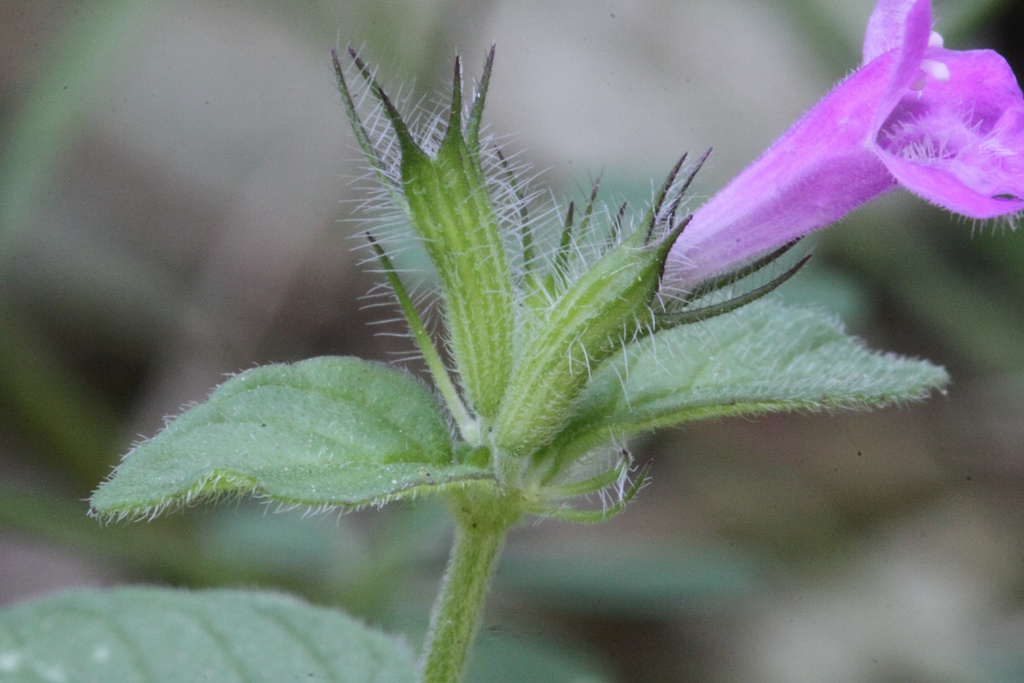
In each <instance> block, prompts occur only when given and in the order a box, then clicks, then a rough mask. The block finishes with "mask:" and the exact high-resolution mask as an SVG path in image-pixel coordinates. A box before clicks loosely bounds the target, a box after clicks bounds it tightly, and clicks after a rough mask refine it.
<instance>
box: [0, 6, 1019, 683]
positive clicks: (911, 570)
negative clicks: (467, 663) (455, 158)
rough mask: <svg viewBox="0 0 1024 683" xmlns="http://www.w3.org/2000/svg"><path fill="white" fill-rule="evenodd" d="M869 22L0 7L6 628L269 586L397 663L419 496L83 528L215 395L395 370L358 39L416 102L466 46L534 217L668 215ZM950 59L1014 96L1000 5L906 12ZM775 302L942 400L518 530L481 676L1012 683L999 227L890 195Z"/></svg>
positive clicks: (1008, 358)
mask: <svg viewBox="0 0 1024 683" xmlns="http://www.w3.org/2000/svg"><path fill="white" fill-rule="evenodd" d="M872 6H873V2H871V1H870V0H775V1H764V0H677V1H675V2H671V1H669V0H642V1H639V2H637V1H627V0H616V1H600V2H593V1H590V0H573V1H561V0H560V1H558V2H542V1H541V0H525V1H522V0H483V1H481V0H420V1H414V0H404V1H397V0H394V1H380V0H376V1H374V0H360V1H355V0H335V1H334V2H326V1H314V0H296V1H294V2H286V3H285V2H271V1H270V0H265V1H259V0H251V1H249V2H242V1H241V0H218V1H216V2H214V1H211V0H207V1H200V0H185V1H175V2H170V1H169V0H163V1H159V0H80V1H66V0H61V1H57V0H4V2H2V3H0V63H2V64H3V69H2V70H0V603H11V602H15V601H19V600H24V599H27V598H31V597H33V596H40V595H44V594H48V593H50V592H53V591H57V590H61V589H65V588H68V587H76V586H110V585H115V584H124V583H137V582H148V583H156V584H162V585H189V586H211V585H218V586H242V587H245V586H268V587H280V588H283V589H286V590H289V591H293V592H296V593H299V594H302V595H305V596H307V597H308V598H309V599H311V600H314V601H316V602H319V603H323V604H330V605H342V606H343V607H345V608H346V609H348V610H349V611H351V612H354V613H356V614H359V615H361V616H363V617H364V618H365V619H367V620H368V621H370V622H371V623H374V624H377V625H380V626H382V627H384V628H388V629H392V630H401V631H405V632H407V633H408V634H410V635H409V637H410V639H411V640H413V642H418V638H419V635H418V634H419V633H420V632H421V629H422V628H423V624H424V623H425V620H426V614H427V610H428V609H429V607H428V606H429V602H430V600H431V598H432V596H433V591H434V590H435V587H436V583H437V581H438V579H439V576H440V571H441V566H442V563H443V560H444V556H445V554H446V552H447V543H448V534H449V529H448V527H447V524H446V521H445V517H444V515H443V513H441V511H439V510H438V509H437V508H435V507H434V506H432V505H431V504H429V503H427V502H420V503H417V504H415V505H405V506H399V507H395V508H393V509H390V508H389V509H386V510H384V511H382V512H375V511H372V512H366V513H356V514H350V515H345V516H340V517H338V516H331V517H327V518H322V517H317V518H307V519H303V518H302V516H301V515H300V514H298V513H282V514H273V508H270V509H269V510H268V508H266V507H265V506H261V505H259V504H254V503H250V502H245V501H243V502H240V503H233V504H231V505H222V506H204V507H199V508H193V509H188V510H185V511H182V512H178V513H176V514H173V515H170V516H168V517H166V518H162V519H159V520H156V521H154V522H151V523H138V524H132V525H112V526H101V525H99V524H98V523H97V522H95V521H94V520H90V519H88V518H87V517H86V516H85V512H86V504H85V502H84V500H85V499H86V498H87V497H88V496H89V494H90V492H91V490H92V489H93V488H94V487H95V486H96V484H97V483H98V482H99V481H100V480H101V479H102V478H103V477H104V476H106V475H107V473H108V472H109V471H110V468H111V467H112V466H113V465H114V464H115V463H116V462H117V461H118V458H119V457H120V454H121V453H123V452H124V451H125V450H126V449H127V448H128V447H129V446H130V444H131V443H132V442H133V441H135V440H137V439H139V438H142V437H144V436H147V435H151V434H153V433H154V432H155V431H156V430H157V429H159V427H160V426H161V424H162V422H163V420H164V418H165V416H168V415H173V414H175V413H176V412H178V410H179V408H180V407H181V406H182V405H185V404H187V403H189V402H192V401H198V400H201V399H202V398H203V397H204V396H205V395H206V394H207V393H208V392H209V390H210V389H211V388H212V387H213V386H214V385H215V384H217V383H219V382H220V381H222V379H223V378H224V376H225V375H226V374H227V373H232V372H237V371H239V370H242V369H245V368H248V367H251V366H253V365H255V364H258V363H265V362H271V361H290V360H297V359H300V358H304V357H308V356H312V355H316V354H327V353H329V354H358V355H361V356H365V357H372V358H381V359H389V358H395V357H401V356H402V355H404V354H405V353H406V352H407V351H408V343H407V341H405V340H402V339H396V338H393V337H388V336H379V335H377V334H375V333H379V332H382V331H383V332H387V331H395V330H396V329H397V328H389V327H388V326H375V327H367V326H366V325H365V323H367V322H373V321H375V320H380V319H382V318H388V317H391V316H390V314H389V313H388V312H386V311H382V310H380V309H372V308H371V309H367V308H365V307H364V306H363V304H365V302H363V301H361V300H360V298H361V297H362V296H363V295H364V294H365V293H367V291H368V290H370V289H371V288H372V287H373V286H374V284H375V280H374V279H373V278H372V277H371V276H368V275H367V274H365V273H364V272H363V271H362V270H361V269H360V267H359V264H358V259H359V257H360V256H359V254H353V253H352V251H351V249H352V247H353V246H355V245H356V244H357V242H356V241H354V240H353V239H352V237H351V235H352V234H353V233H354V232H356V231H357V226H355V225H353V224H351V222H350V219H352V218H353V216H355V215H356V214H357V207H358V202H359V200H360V198H362V197H364V196H365V195H364V194H362V193H361V192H360V188H361V185H360V184H359V183H353V179H355V178H358V176H359V175H360V174H361V168H362V167H361V163H360V160H359V155H358V154H357V153H356V151H355V146H354V144H353V142H354V141H353V139H352V138H351V135H350V133H349V131H348V130H347V126H346V123H345V120H344V116H343V112H342V110H341V107H340V106H339V103H338V98H337V95H336V91H335V89H334V85H333V81H332V74H331V71H330V68H329V58H328V50H329V48H330V47H331V46H333V45H335V44H338V43H340V44H341V45H345V44H353V45H355V46H360V47H362V48H364V54H365V56H366V57H367V58H368V59H369V60H370V61H371V62H373V63H375V64H379V65H381V73H382V75H383V77H384V80H385V82H386V83H388V84H389V85H390V86H391V87H392V89H402V90H404V91H405V92H407V93H411V94H412V96H413V99H414V100H418V99H419V98H420V97H421V96H422V97H423V98H424V101H425V102H427V103H430V102H433V101H435V100H436V99H437V98H435V97H434V93H437V92H443V91H444V90H445V88H446V83H447V79H448V77H449V73H450V68H451V61H452V56H453V55H454V54H455V52H456V51H457V50H458V51H459V52H460V53H462V54H463V55H465V57H466V63H467V70H468V71H470V72H472V73H476V72H478V71H479V68H480V65H481V63H482V55H483V53H484V51H485V50H486V48H487V47H488V46H489V45H490V44H491V43H492V42H497V45H498V57H497V63H496V68H495V77H494V81H493V83H492V89H491V94H490V96H489V101H488V113H487V115H486V119H487V121H488V122H489V124H490V126H491V130H492V131H494V132H496V133H498V134H501V135H509V136H510V137H509V138H508V139H509V142H508V143H507V147H508V148H509V149H511V150H512V151H518V152H519V153H520V156H519V158H520V159H521V160H524V161H528V162H529V163H531V164H533V166H534V167H535V168H537V169H544V171H545V172H544V174H543V177H542V178H541V182H543V183H544V184H546V185H550V186H552V187H553V188H554V190H555V192H556V194H559V195H562V194H578V193H579V191H580V190H579V188H580V187H586V186H588V185H589V182H590V178H591V177H592V175H596V174H597V173H598V172H602V171H603V173H604V178H605V187H606V189H607V190H608V191H609V193H610V194H609V195H608V196H609V198H610V199H614V198H615V197H619V196H623V197H626V198H629V199H631V200H633V201H635V202H642V201H643V200H644V199H645V198H646V197H647V196H648V195H649V193H650V189H651V184H652V179H655V180H660V178H661V177H662V176H663V174H664V173H665V172H666V171H667V169H668V168H669V166H670V165H671V164H672V162H674V161H675V159H676V158H677V156H678V155H679V153H681V152H682V151H685V150H691V151H693V152H701V151H703V150H705V149H706V148H708V147H714V149H715V153H714V155H713V156H712V158H711V160H710V161H709V163H708V165H707V166H706V168H705V170H703V171H702V172H701V174H700V176H699V178H698V179H697V183H696V190H695V192H694V199H693V206H696V205H697V203H699V201H700V200H701V198H703V197H707V196H709V195H710V194H711V193H713V192H714V191H715V189H717V188H718V187H720V186H721V185H723V184H724V183H725V182H726V181H727V180H728V179H729V178H730V177H731V176H732V175H734V174H735V173H736V172H738V171H739V170H740V169H741V168H742V167H743V166H744V165H746V164H747V163H748V162H749V161H750V160H752V159H753V158H754V157H755V156H756V155H757V154H758V153H759V152H760V150H761V149H763V148H764V147H765V146H767V145H768V144H769V143H770V142H771V140H772V139H773V138H774V137H776V136H777V135H778V134H779V133H781V132H782V131H783V130H784V129H785V128H786V127H787V126H788V125H789V123H790V122H792V121H793V120H794V119H795V118H796V117H797V116H798V115H799V114H800V113H802V111H804V110H805V109H806V108H807V107H809V106H810V105H811V104H813V103H814V102H815V101H816V100H817V99H818V98H819V97H820V96H821V95H822V94H823V93H824V92H825V91H826V90H827V89H828V88H829V87H830V85H831V84H833V83H834V82H836V81H837V80H838V79H839V78H841V77H842V76H843V74H844V73H846V72H847V71H849V70H851V69H852V68H854V67H855V66H856V64H857V61H858V55H859V46H860V41H861V36H862V33H863V27H864V25H865V22H866V19H867V17H868V15H869V14H870V11H871V8H872ZM935 6H936V15H937V17H938V18H939V23H938V29H939V30H940V31H941V32H942V33H943V34H944V36H945V37H946V45H947V46H949V47H954V48H963V49H966V48H970V47H976V46H981V45H984V46H989V47H993V48H996V49H998V50H999V51H1000V52H1002V53H1003V54H1004V55H1005V56H1006V57H1007V58H1008V59H1009V60H1010V62H1011V63H1012V64H1014V66H1015V70H1016V72H1017V73H1018V74H1024V43H1022V42H1021V41H1020V36H1021V35H1024V6H1022V3H1020V2H1016V1H1014V0H956V1H953V0H948V1H946V2H941V1H940V0H936V2H935ZM814 243H815V245H816V247H815V258H814V259H813V260H812V264H813V265H812V266H811V267H809V268H808V270H807V271H806V272H804V273H803V274H801V275H800V276H799V277H798V278H796V279H795V281H794V282H793V283H791V284H789V285H787V286H786V288H785V290H784V291H783V292H782V296H785V297H786V298H787V299H788V300H790V301H793V302H799V303H806V304H808V305H813V306H818V307H821V308H823V309H826V310H832V311H836V312H837V313H838V314H840V315H841V316H842V318H843V319H844V320H845V321H846V323H847V324H848V326H849V327H850V328H851V329H852V330H853V331H854V332H855V333H857V334H858V335H860V336H862V337H864V338H865V339H867V340H868V342H869V343H870V344H871V345H872V346H874V347H876V348H881V349H887V350H892V351H897V352H900V353H903V354H908V355H914V356H922V357H927V358H930V359H931V360H933V361H935V362H937V363H940V364H943V365H945V366H947V367H948V368H949V369H950V371H951V373H952V375H953V377H954V383H953V385H952V386H951V387H950V389H949V392H948V395H947V396H942V397H936V398H935V399H933V400H932V401H930V402H929V403H927V404H923V405H913V406H906V407H902V408H899V409H894V410H889V411H883V412H878V413H872V414H842V415H836V416H827V415H814V416H778V417H770V418H763V419H758V420H754V421H740V420H731V421H723V422H719V423H715V424H701V425H694V426H690V427H687V428H685V429H680V430H675V431H672V432H666V433H661V434H657V435H655V436H653V437H651V438H648V439H646V440H644V441H643V442H641V443H637V444H636V445H635V449H634V451H635V454H636V455H637V457H638V458H639V459H640V460H641V461H644V460H646V459H648V458H653V460H654V470H653V473H654V480H653V483H652V484H651V485H650V486H648V487H647V488H646V489H645V490H644V492H643V494H642V495H640V496H639V497H638V500H637V502H635V503H634V505H632V506H631V508H630V509H629V511H628V512H627V513H626V514H624V515H622V516H621V517H619V518H617V519H616V520H615V521H614V522H612V523H609V524H605V525H602V526H598V527H585V528H582V527H575V526H570V525H566V524H561V523H555V522H550V521H548V522H542V523H540V524H537V525H528V526H525V527H524V528H522V529H520V530H518V531H516V532H515V533H514V534H513V536H512V538H511V540H510V544H509V546H508V549H507V553H506V556H505V558H504V561H503V563H502V566H501V569H500V571H499V575H498V578H497V581H496V584H495V589H494V592H493V594H492V598H491V601H490V603H489V605H488V616H487V626H485V628H484V630H483V633H482V639H481V645H480V648H479V651H478V653H477V657H476V658H475V661H474V667H475V672H474V678H473V680H475V681H505V680H509V681H513V680H514V681H629V682H633V681H639V682H645V681H698V682H705V681H707V682H718V681H723V682H724V681H735V680H742V681H764V682H766V683H775V682H779V683H803V682H806V683H817V682H820V681H825V680H827V681H832V682H837V683H845V682H850V683H855V682H876V681H877V682H888V681H893V682H895V681H900V682H904V681H913V682H928V683H931V682H935V683H946V682H954V681H970V682H974V681H978V682H986V683H987V682H1007V683H1009V682H1012V681H1024V562H1022V560H1024V486H1022V484H1024V234H1022V233H1021V231H1016V232H1014V231H1011V230H1009V229H1005V228H1003V227H999V226H981V225H972V224H970V223H969V222H965V221H962V220H956V219H951V218H950V217H948V216H946V215H944V214H943V213H942V212H940V211H936V210H934V209H932V208H929V207H928V206H927V205H925V204H924V202H922V201H919V200H917V199H914V198H912V197H909V196H907V195H905V194H901V193H896V194H894V195H891V196H889V197H887V198H885V199H884V200H883V201H880V202H877V203H875V204H873V205H871V206H869V207H867V208H865V209H863V210H861V211H859V212H858V213H856V214H855V215H853V216H852V217H850V218H848V219H847V220H845V221H844V222H843V223H842V225H841V226H840V227H838V228H834V229H832V230H829V231H827V232H826V233H824V234H822V235H821V236H820V237H818V238H815V240H814Z"/></svg>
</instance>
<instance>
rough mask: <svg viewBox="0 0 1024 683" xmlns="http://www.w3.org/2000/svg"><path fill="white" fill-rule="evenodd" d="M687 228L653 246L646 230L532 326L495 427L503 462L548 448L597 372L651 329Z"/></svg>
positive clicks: (576, 284) (606, 258) (610, 253)
mask: <svg viewBox="0 0 1024 683" xmlns="http://www.w3.org/2000/svg"><path fill="white" fill-rule="evenodd" d="M681 229H682V227H681V226H679V227H677V228H676V229H674V230H672V231H671V232H670V233H669V234H668V235H665V236H663V237H662V238H661V239H660V240H658V241H657V242H654V243H646V241H647V239H648V237H649V228H648V227H647V226H644V225H641V226H640V227H639V228H638V229H637V230H636V231H635V232H634V233H633V234H632V235H630V236H629V237H628V238H627V239H626V240H625V241H624V242H622V243H621V244H619V245H618V246H616V247H614V248H612V249H610V250H609V251H608V252H607V253H606V254H605V255H604V256H603V257H602V258H601V259H600V260H599V261H598V262H597V263H596V264H594V265H593V266H592V267H591V268H590V269H589V270H587V271H586V272H585V273H584V274H583V275H582V276H581V277H580V278H579V279H578V280H576V281H575V282H574V283H573V284H572V285H571V286H570V287H569V289H568V290H567V291H565V292H564V293H563V294H562V296H561V297H559V298H558V299H557V301H556V302H555V303H554V305H553V306H551V307H550V308H549V309H548V310H547V312H546V314H545V315H543V317H541V318H540V320H539V321H537V322H536V323H535V324H534V325H533V327H532V329H530V330H529V341H528V342H527V343H526V344H525V345H524V346H525V348H524V349H523V350H522V352H521V354H520V357H519V358H518V359H517V360H518V363H517V365H516V368H515V371H514V373H513V376H512V382H511V384H510V385H509V389H508V392H507V394H506V396H505V402H504V403H503V404H502V407H501V411H500V412H499V414H498V418H497V420H496V422H495V427H494V433H493V443H494V445H495V453H496V454H497V457H499V458H512V459H520V458H523V457H525V456H528V455H531V454H532V453H534V452H536V451H537V450H539V449H540V448H541V447H542V446H544V445H545V444H547V443H548V442H549V441H550V440H551V439H553V438H554V436H555V435H556V434H557V433H558V431H559V430H560V429H561V428H562V427H563V425H564V424H565V420H566V417H567V415H568V413H569V409H570V406H571V404H572V401H573V400H574V399H575V398H576V396H577V395H578V394H579V393H580V391H582V389H583V387H584V386H585V385H586V383H587V381H588V380H589V378H590V375H591V373H592V371H593V370H594V369H595V368H596V367H597V366H598V365H599V364H600V363H601V362H602V361H603V360H605V359H606V358H608V357H609V356H610V355H611V354H612V353H614V352H615V351H617V350H618V349H620V348H622V346H623V345H624V344H626V343H628V342H630V341H632V340H634V339H637V338H640V337H642V336H645V335H646V334H647V333H648V332H649V331H650V329H651V327H652V325H653V323H654V316H653V313H652V310H651V302H652V299H653V298H654V295H655V292H656V291H657V288H658V283H659V281H660V279H661V273H662V270H663V268H664V264H665V259H666V258H667V256H668V252H669V249H670V248H671V246H672V243H673V242H674V241H675V238H676V237H677V236H678V234H679V231H680V230H681ZM502 469H506V468H502ZM510 474H511V473H510Z"/></svg>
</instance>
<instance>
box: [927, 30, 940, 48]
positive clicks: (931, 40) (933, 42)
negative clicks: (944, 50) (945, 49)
mask: <svg viewBox="0 0 1024 683" xmlns="http://www.w3.org/2000/svg"><path fill="white" fill-rule="evenodd" d="M943 45H944V41H943V40H942V34H941V33H939V32H938V31H932V32H931V35H929V36H928V47H942V46H943Z"/></svg>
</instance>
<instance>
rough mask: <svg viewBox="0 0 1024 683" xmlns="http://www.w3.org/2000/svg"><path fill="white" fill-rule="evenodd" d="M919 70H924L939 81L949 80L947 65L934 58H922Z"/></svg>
mask: <svg viewBox="0 0 1024 683" xmlns="http://www.w3.org/2000/svg"><path fill="white" fill-rule="evenodd" d="M921 71H923V72H925V73H926V74H928V75H929V76H931V77H932V78H934V79H935V80H937V81H939V82H940V83H945V82H946V81H948V80H949V75H950V74H949V67H948V66H946V65H945V64H944V63H942V62H938V61H936V60H934V59H922V60H921Z"/></svg>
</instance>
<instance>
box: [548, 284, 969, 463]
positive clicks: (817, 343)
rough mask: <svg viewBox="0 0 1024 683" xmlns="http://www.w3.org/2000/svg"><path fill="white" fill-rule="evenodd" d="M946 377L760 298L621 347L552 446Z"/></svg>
mask: <svg viewBox="0 0 1024 683" xmlns="http://www.w3.org/2000/svg"><path fill="white" fill-rule="evenodd" d="M948 381H949V377H948V375H947V374H946V371H945V370H943V369H942V368H940V367H937V366H935V365H932V364H931V363H928V362H927V361H921V360H914V359H909V358H903V357H899V356H895V355H893V354H887V353H886V354H883V353H876V352H872V351H870V350H868V349H867V348H865V347H864V345H863V344H862V343H861V342H860V341H859V340H857V339H856V338H854V337H850V336H848V335H847V334H846V333H845V332H843V330H842V328H841V326H840V325H839V324H838V323H837V322H836V321H834V320H833V319H832V318H831V317H829V316H826V315H822V314H820V313H817V312H814V311H808V310H801V309H794V308H788V307H785V306H783V305H781V304H779V303H777V302H773V301H765V300H762V301H759V302H757V303H754V304H750V305H748V306H746V307H744V308H742V309H740V310H738V311H736V312H734V313H731V314H729V315H725V316H721V317H719V318H715V319H713V320H710V321H707V322H704V323H701V324H696V325H683V326H681V327H676V328H673V329H670V330H667V331H665V332H660V333H658V334H655V335H652V336H650V337H647V338H645V339H643V340H641V341H639V342H636V343H634V344H631V345H629V346H628V347H626V349H625V350H624V351H623V352H621V353H620V354H619V355H618V356H616V357H615V358H613V359H611V360H610V361H608V362H607V363H606V364H604V365H603V366H601V368H599V370H598V371H597V372H595V373H594V377H593V380H592V381H591V383H590V384H589V385H588V386H587V388H586V389H585V390H584V392H583V393H582V394H581V395H580V400H579V401H578V402H577V404H576V406H575V415H574V417H573V419H572V421H571V423H570V425H569V427H568V428H567V429H566V430H565V431H564V432H563V433H562V434H561V435H560V437H559V439H558V441H557V442H556V443H555V444H554V445H553V446H552V449H553V450H556V451H557V452H558V455H557V456H556V457H557V458H558V460H560V461H561V460H563V459H569V458H572V457H574V456H575V455H578V454H579V453H581V452H584V451H586V450H589V449H590V448H593V447H595V446H597V445H600V444H603V443H606V442H607V441H609V440H610V439H612V438H617V437H623V436H628V435H630V434H635V433H638V432H642V431H646V430H650V429H654V428H656V427H662V426H668V425H673V424H679V423H682V422H686V421H689V420H697V419H703V418H711V417H721V416H728V415H751V414H759V413H768V412H778V411H787V410H811V411H815V410H834V409H841V408H854V409H864V408H872V407H881V406H885V405H889V404H892V403H896V402H900V401H912V400H919V399H923V398H925V397H926V396H928V395H929V394H930V393H931V392H932V391H934V390H940V389H941V388H942V387H943V386H944V385H945V384H946V383H947V382H948ZM556 469H557V468H556Z"/></svg>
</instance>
